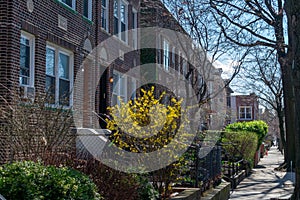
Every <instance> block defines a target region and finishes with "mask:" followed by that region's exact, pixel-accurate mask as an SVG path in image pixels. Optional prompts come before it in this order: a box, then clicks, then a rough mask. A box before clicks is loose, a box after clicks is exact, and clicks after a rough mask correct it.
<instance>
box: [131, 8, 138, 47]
mask: <svg viewBox="0 0 300 200" xmlns="http://www.w3.org/2000/svg"><path fill="white" fill-rule="evenodd" d="M131 28H132V46H133V48H134V49H137V30H136V29H137V11H136V10H134V9H132V27H131Z"/></svg>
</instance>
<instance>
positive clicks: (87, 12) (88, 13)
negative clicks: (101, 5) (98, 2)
mask: <svg viewBox="0 0 300 200" xmlns="http://www.w3.org/2000/svg"><path fill="white" fill-rule="evenodd" d="M92 13H93V2H92V0H84V1H83V15H84V16H85V17H86V18H88V19H89V20H92Z"/></svg>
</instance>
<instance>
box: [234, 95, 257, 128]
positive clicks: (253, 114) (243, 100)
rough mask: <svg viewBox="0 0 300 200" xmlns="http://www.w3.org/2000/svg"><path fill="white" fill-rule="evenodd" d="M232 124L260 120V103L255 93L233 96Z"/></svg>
mask: <svg viewBox="0 0 300 200" xmlns="http://www.w3.org/2000/svg"><path fill="white" fill-rule="evenodd" d="M230 105H231V123H233V122H242V121H253V120H259V101H258V96H257V95H256V94H255V93H251V94H249V95H235V96H231V102H230Z"/></svg>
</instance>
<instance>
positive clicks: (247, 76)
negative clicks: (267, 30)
mask: <svg viewBox="0 0 300 200" xmlns="http://www.w3.org/2000/svg"><path fill="white" fill-rule="evenodd" d="M251 55H252V56H253V58H252V60H251V61H250V63H248V64H247V65H245V66H244V67H243V69H242V70H241V73H240V74H239V75H238V78H237V80H240V81H238V84H239V85H240V86H242V88H243V89H244V90H245V89H247V90H250V91H253V92H255V93H256V94H257V95H258V97H259V98H260V100H261V104H262V105H263V106H264V107H265V108H266V109H267V110H274V111H275V112H276V117H277V119H278V122H279V123H278V126H279V127H278V128H279V132H280V138H281V142H282V145H283V147H284V149H285V151H284V153H285V159H287V158H288V155H286V154H287V152H288V151H287V146H286V140H285V129H284V106H283V86H282V76H281V70H280V66H279V63H278V61H277V59H276V57H277V56H276V53H275V52H274V49H270V48H269V49H267V50H266V49H264V50H262V49H261V48H259V47H256V48H254V51H252V52H251ZM241 92H242V91H241ZM286 163H287V161H285V162H284V163H283V164H286Z"/></svg>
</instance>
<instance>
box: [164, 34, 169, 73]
mask: <svg viewBox="0 0 300 200" xmlns="http://www.w3.org/2000/svg"><path fill="white" fill-rule="evenodd" d="M169 50H170V43H169V41H168V40H166V39H164V40H163V52H164V54H163V66H164V69H165V70H166V71H169V69H170V52H169Z"/></svg>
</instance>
